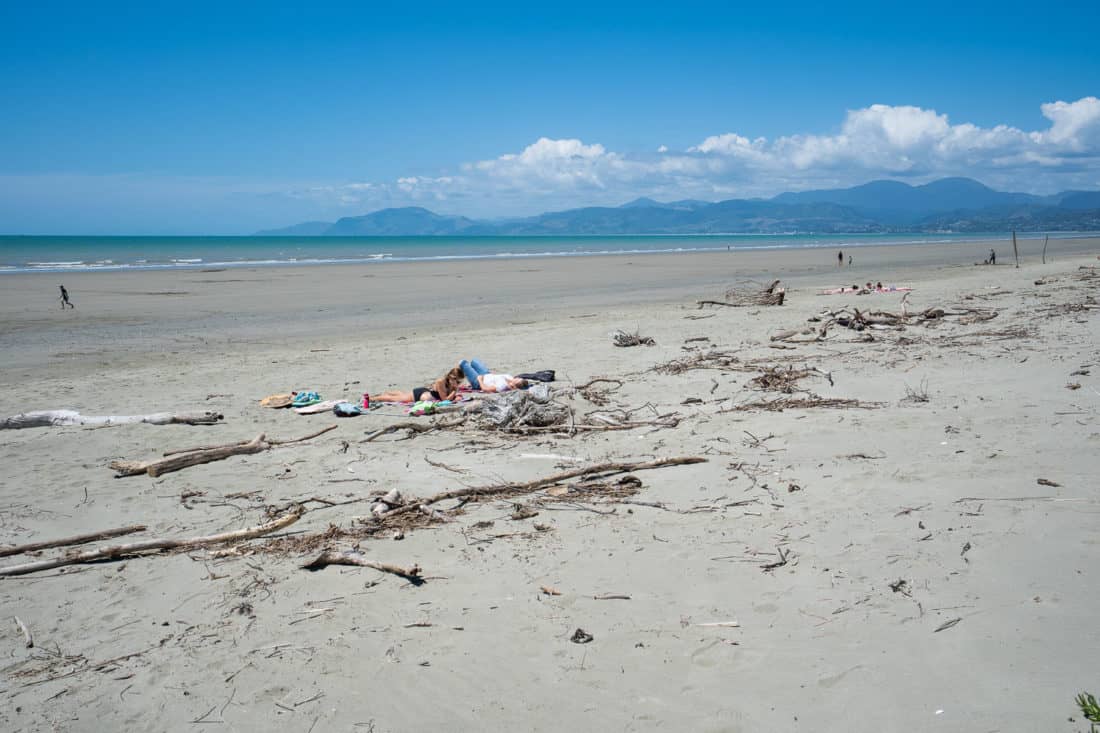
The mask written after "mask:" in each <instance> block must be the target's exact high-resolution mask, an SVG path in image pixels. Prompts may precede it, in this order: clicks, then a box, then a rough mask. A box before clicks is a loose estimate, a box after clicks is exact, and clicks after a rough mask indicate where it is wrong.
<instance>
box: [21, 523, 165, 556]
mask: <svg viewBox="0 0 1100 733" xmlns="http://www.w3.org/2000/svg"><path fill="white" fill-rule="evenodd" d="M145 529H146V527H145V525H144V524H135V525H133V526H130V527H119V528H118V529H105V530H103V531H102V532H89V533H87V534H78V535H74V536H72V537H65V538H62V539H59V540H48V541H46V542H32V543H30V544H27V545H15V546H13V547H4V548H0V557H7V556H9V555H22V554H23V553H26V552H37V551H38V550H48V549H50V548H51V547H68V546H70V545H83V544H84V543H86V542H94V541H95V540H106V539H110V538H111V537H120V536H122V535H124V534H133V533H134V532H144V531H145Z"/></svg>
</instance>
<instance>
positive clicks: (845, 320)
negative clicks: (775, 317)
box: [771, 299, 997, 341]
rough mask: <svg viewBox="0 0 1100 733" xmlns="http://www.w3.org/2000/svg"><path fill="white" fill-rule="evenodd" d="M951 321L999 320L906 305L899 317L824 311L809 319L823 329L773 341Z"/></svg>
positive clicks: (977, 311) (792, 332)
mask: <svg viewBox="0 0 1100 733" xmlns="http://www.w3.org/2000/svg"><path fill="white" fill-rule="evenodd" d="M903 300H904V299H903ZM949 317H953V318H957V319H958V321H957V322H958V323H961V324H963V325H970V324H973V323H981V322H983V321H989V320H992V319H994V318H996V317H997V311H995V310H992V309H989V308H956V309H952V310H948V309H946V308H926V309H924V310H923V311H920V312H917V313H909V312H908V309H907V307H906V304H905V303H904V302H903V310H902V312H901V313H900V314H899V313H890V312H888V311H861V310H859V309H858V308H852V309H847V308H842V309H840V310H835V311H824V312H822V313H821V314H820V315H818V316H815V317H813V318H811V319H810V322H811V323H819V324H820V325H815V326H807V327H804V328H795V329H789V330H786V331H780V332H779V333H777V334H775V335H773V336H772V337H771V340H772V341H793V340H795V339H796V337H798V336H809V337H810V338H809V339H808V340H810V341H822V340H824V339H825V338H826V337H827V336H828V333H829V329H830V328H833V327H840V328H847V329H850V330H853V331H864V330H878V331H898V330H903V329H904V328H905V327H906V326H917V325H924V326H936V325H939V324H940V323H943V322H944V321H945V320H946V319H948V318H949Z"/></svg>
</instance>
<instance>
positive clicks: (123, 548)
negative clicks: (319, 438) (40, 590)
mask: <svg viewBox="0 0 1100 733" xmlns="http://www.w3.org/2000/svg"><path fill="white" fill-rule="evenodd" d="M304 513H305V510H304V509H303V508H302V507H301V506H296V507H294V508H293V509H291V510H290V511H289V512H287V513H286V514H284V515H283V516H281V517H277V518H276V519H273V520H271V521H270V522H267V523H265V524H261V525H258V526H256V527H249V528H246V529H238V530H234V531H232V532H222V533H221V534H215V535H208V536H205V537H188V538H182V539H175V540H171V539H161V540H145V541H142V542H131V543H130V544H126V545H113V546H111V547H102V548H100V549H98V550H88V551H87V552H81V553H79V554H76V555H68V556H65V557H58V558H54V559H52V560H40V561H38V562H29V563H24V564H22V565H11V566H9V567H6V568H0V577H2V576H10V575H26V574H27V573H36V572H38V571H40V570H50V569H52V568H59V567H62V566H64V565H78V564H81V563H90V562H99V561H101V560H117V559H119V558H120V557H124V556H127V555H135V554H140V553H145V552H152V551H157V550H176V549H180V548H192V547H207V546H209V545H220V544H225V543H229V542H240V541H242V540H250V539H252V538H253V537H260V536H261V535H265V534H270V533H272V532H275V531H277V530H280V529H283V528H284V527H289V526H290V525H292V524H294V523H295V522H297V521H298V520H299V519H300V518H301V517H302V514H304Z"/></svg>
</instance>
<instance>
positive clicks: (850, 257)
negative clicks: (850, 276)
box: [848, 255, 852, 267]
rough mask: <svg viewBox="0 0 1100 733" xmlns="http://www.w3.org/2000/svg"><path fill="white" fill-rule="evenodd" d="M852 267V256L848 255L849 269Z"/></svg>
mask: <svg viewBox="0 0 1100 733" xmlns="http://www.w3.org/2000/svg"><path fill="white" fill-rule="evenodd" d="M851 266H852V256H851V255H848V267H851Z"/></svg>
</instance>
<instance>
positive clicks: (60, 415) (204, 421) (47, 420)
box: [0, 410, 222, 430]
mask: <svg viewBox="0 0 1100 733" xmlns="http://www.w3.org/2000/svg"><path fill="white" fill-rule="evenodd" d="M221 419H222V415H221V413H219V412H215V411H213V410H196V411H194V412H155V413H153V414H152V415H100V416H96V415H81V414H80V413H79V412H77V411H76V410H37V411H34V412H21V413H19V414H18V415H12V416H11V417H5V418H0V430H18V429H20V428H44V427H62V426H67V425H94V426H99V425H130V424H132V423H148V424H150V425H213V424H214V423H216V422H218V421H219V420H221Z"/></svg>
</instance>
